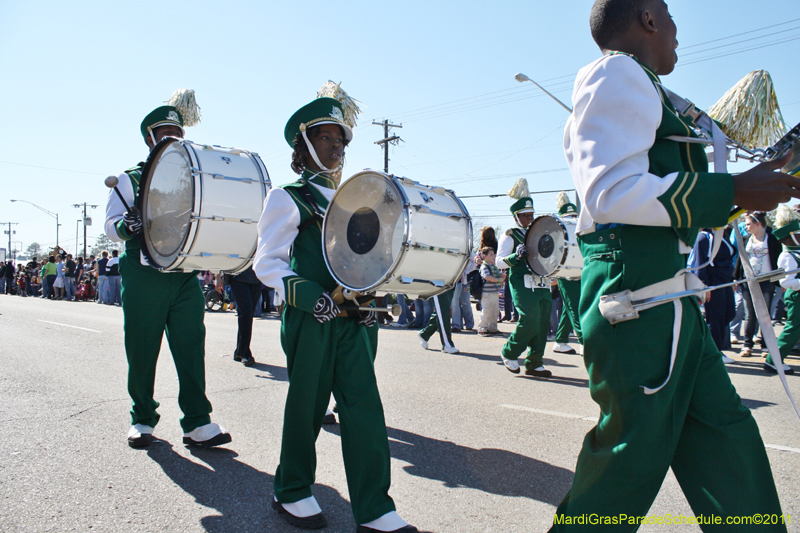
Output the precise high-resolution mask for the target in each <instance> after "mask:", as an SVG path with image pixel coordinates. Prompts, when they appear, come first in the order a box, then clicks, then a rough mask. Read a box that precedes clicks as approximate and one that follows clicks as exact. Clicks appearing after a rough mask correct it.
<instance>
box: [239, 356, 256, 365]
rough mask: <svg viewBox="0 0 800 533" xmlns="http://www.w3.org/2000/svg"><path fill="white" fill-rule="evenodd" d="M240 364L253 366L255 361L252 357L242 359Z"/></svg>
mask: <svg viewBox="0 0 800 533" xmlns="http://www.w3.org/2000/svg"><path fill="white" fill-rule="evenodd" d="M242 364H243V365H244V366H253V365H254V364H256V360H255V358H253V357H246V358H244V359H242Z"/></svg>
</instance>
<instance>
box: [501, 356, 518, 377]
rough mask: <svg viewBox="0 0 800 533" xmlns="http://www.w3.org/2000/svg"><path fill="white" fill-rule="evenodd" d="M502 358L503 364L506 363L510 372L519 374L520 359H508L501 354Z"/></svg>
mask: <svg viewBox="0 0 800 533" xmlns="http://www.w3.org/2000/svg"><path fill="white" fill-rule="evenodd" d="M500 358H501V359H502V360H503V364H504V365H506V368H507V369H508V371H509V372H512V373H514V374H519V361H517V360H516V359H506V358H505V357H503V356H502V355H501V356H500Z"/></svg>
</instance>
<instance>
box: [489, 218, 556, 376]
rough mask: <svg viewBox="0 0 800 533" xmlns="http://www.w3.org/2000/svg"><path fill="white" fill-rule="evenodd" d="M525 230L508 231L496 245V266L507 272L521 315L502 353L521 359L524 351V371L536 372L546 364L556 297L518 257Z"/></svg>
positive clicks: (541, 279) (512, 294)
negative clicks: (545, 352)
mask: <svg viewBox="0 0 800 533" xmlns="http://www.w3.org/2000/svg"><path fill="white" fill-rule="evenodd" d="M524 242H525V231H524V230H522V229H521V228H511V229H509V230H506V232H505V233H503V235H502V236H500V240H499V241H498V243H497V260H496V264H497V267H498V268H499V269H501V270H508V272H509V275H508V282H509V286H510V287H511V296H512V298H513V300H514V306H515V307H516V308H517V312H518V313H519V322H517V327H515V328H514V331H513V332H512V333H511V336H510V337H509V338H508V340H507V341H506V343H505V344H504V345H503V349H502V351H501V352H500V354H501V355H502V356H503V357H504V358H505V359H512V360H513V359H518V358H519V357H520V356H521V355H522V353H523V352H525V350H527V351H528V353H527V354H526V356H525V368H526V369H528V370H534V369H536V368H539V367H540V366H542V365H543V364H544V361H543V358H544V348H545V345H546V344H547V331H548V330H549V329H550V310H551V309H552V307H553V298H552V296H551V295H550V284H549V282H547V281H545V280H544V279H543V278H540V277H539V276H536V275H534V274H531V271H530V270H529V269H528V265H527V263H526V262H525V259H524V258H518V257H517V254H516V249H517V246H519V245H520V244H524Z"/></svg>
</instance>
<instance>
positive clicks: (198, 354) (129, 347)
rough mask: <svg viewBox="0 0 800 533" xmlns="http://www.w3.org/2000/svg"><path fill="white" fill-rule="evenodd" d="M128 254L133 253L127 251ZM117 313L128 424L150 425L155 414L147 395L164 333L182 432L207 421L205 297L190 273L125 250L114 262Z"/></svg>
mask: <svg viewBox="0 0 800 533" xmlns="http://www.w3.org/2000/svg"><path fill="white" fill-rule="evenodd" d="M132 255H133V254H132ZM119 271H120V273H121V274H122V314H123V316H124V330H125V353H126V355H127V357H128V393H129V394H130V396H131V400H132V401H133V406H132V407H131V424H144V425H146V426H151V427H155V425H156V424H157V423H158V419H159V414H158V413H157V412H156V409H157V408H158V402H157V401H156V400H155V399H154V398H153V392H154V391H153V389H154V385H155V379H156V363H157V362H158V353H159V351H160V350H161V339H162V338H163V336H164V333H166V334H167V341H168V342H169V349H170V351H171V352H172V359H173V361H174V362H175V369H176V370H177V371H178V384H179V386H180V390H179V392H178V405H179V406H180V408H181V411H182V412H183V417H182V418H181V427H182V428H183V431H184V432H186V433H188V432H190V431H192V430H193V429H195V428H198V427H200V426H204V425H206V424H208V423H210V422H211V417H210V416H209V415H210V413H211V403H210V402H209V401H208V398H207V397H206V370H205V340H206V328H205V326H204V325H203V316H204V313H205V300H204V299H203V291H202V290H201V288H200V282H199V281H198V279H197V276H196V275H195V274H194V273H162V272H158V271H157V270H155V269H154V268H151V267H149V266H143V265H141V264H140V263H139V257H138V251H137V253H136V254H135V257H131V255H129V254H128V253H127V252H125V253H123V254H122V257H120V261H119Z"/></svg>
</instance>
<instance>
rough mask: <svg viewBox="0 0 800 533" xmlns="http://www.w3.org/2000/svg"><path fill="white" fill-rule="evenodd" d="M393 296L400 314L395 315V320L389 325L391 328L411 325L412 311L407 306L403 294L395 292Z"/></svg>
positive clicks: (412, 320)
mask: <svg viewBox="0 0 800 533" xmlns="http://www.w3.org/2000/svg"><path fill="white" fill-rule="evenodd" d="M395 297H396V298H397V305H399V306H400V316H398V317H397V320H395V321H394V322H393V323H392V324H391V326H392V327H393V328H407V327H411V325H412V324H413V323H414V313H413V312H412V311H411V308H410V307H409V306H408V303H407V302H406V297H405V295H404V294H400V293H397V294H395Z"/></svg>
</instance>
